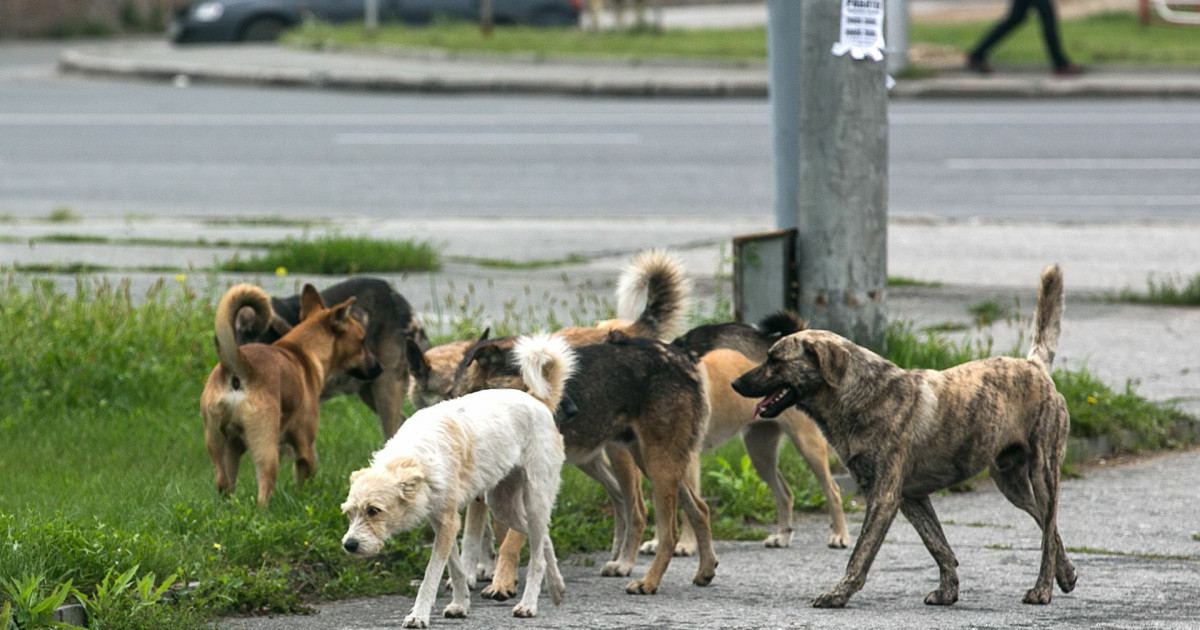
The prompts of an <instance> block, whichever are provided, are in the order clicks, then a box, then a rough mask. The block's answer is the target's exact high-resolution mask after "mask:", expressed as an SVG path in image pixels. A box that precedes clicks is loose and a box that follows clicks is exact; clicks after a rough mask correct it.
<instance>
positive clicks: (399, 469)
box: [387, 460, 425, 503]
mask: <svg viewBox="0 0 1200 630" xmlns="http://www.w3.org/2000/svg"><path fill="white" fill-rule="evenodd" d="M387 470H388V472H389V473H391V474H392V477H393V478H394V479H395V482H396V493H397V494H398V495H399V496H400V500H401V501H404V502H406V503H407V502H411V501H412V500H413V499H415V498H416V496H417V490H418V489H419V488H420V487H421V485H422V484H424V483H425V473H424V472H423V471H422V470H421V469H420V468H419V467H418V466H416V465H414V464H413V463H412V461H409V460H402V461H398V462H391V463H389V464H388V465H387Z"/></svg>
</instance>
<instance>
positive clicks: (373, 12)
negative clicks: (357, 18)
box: [363, 0, 379, 35]
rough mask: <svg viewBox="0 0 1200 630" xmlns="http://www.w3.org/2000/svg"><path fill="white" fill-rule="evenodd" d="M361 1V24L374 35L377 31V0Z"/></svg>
mask: <svg viewBox="0 0 1200 630" xmlns="http://www.w3.org/2000/svg"><path fill="white" fill-rule="evenodd" d="M363 1H364V2H365V4H364V5H363V21H364V24H363V26H364V28H366V30H367V33H368V34H371V35H374V34H375V33H376V32H377V31H379V0H363Z"/></svg>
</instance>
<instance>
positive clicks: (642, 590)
mask: <svg viewBox="0 0 1200 630" xmlns="http://www.w3.org/2000/svg"><path fill="white" fill-rule="evenodd" d="M625 592H626V593H629V594H630V595H653V594H655V593H657V592H658V585H657V584H653V585H652V584H648V583H647V582H646V580H644V579H642V580H634V581H632V582H630V583H629V584H626V585H625Z"/></svg>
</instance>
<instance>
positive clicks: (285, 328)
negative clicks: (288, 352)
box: [267, 315, 292, 337]
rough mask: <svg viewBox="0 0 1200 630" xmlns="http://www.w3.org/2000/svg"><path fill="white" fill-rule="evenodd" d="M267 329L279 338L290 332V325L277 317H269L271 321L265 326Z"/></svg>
mask: <svg viewBox="0 0 1200 630" xmlns="http://www.w3.org/2000/svg"><path fill="white" fill-rule="evenodd" d="M267 327H268V328H270V329H271V330H272V331H274V332H275V334H276V335H278V336H280V337H282V336H284V335H286V334H288V333H290V332H292V325H291V324H289V323H288V321H287V320H286V319H284V318H282V317H280V316H278V315H271V321H270V322H269V323H268V324H267Z"/></svg>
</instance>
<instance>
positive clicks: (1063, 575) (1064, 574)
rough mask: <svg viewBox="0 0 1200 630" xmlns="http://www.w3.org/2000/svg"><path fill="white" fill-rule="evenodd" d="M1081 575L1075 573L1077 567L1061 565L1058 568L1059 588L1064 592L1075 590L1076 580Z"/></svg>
mask: <svg viewBox="0 0 1200 630" xmlns="http://www.w3.org/2000/svg"><path fill="white" fill-rule="evenodd" d="M1078 579H1079V576H1078V575H1077V574H1076V573H1075V567H1071V566H1068V567H1059V568H1058V576H1057V580H1058V588H1060V589H1062V592H1064V593H1070V592H1071V591H1073V590H1075V581H1076V580H1078Z"/></svg>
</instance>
